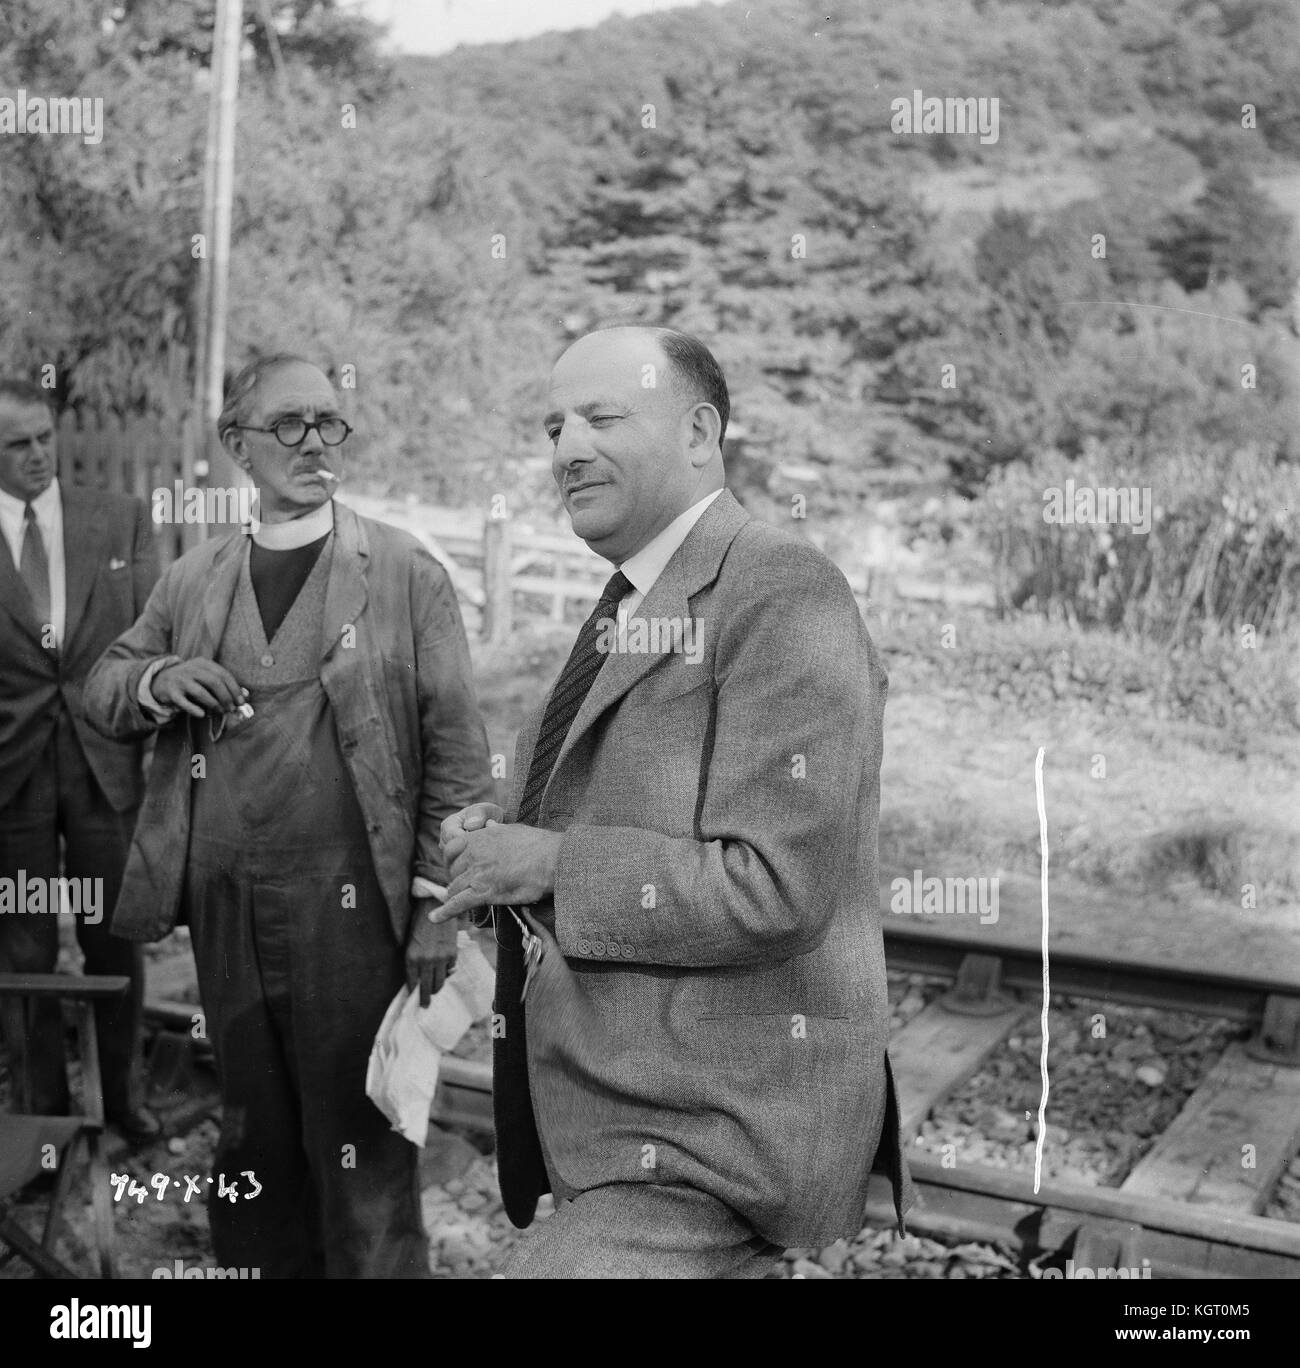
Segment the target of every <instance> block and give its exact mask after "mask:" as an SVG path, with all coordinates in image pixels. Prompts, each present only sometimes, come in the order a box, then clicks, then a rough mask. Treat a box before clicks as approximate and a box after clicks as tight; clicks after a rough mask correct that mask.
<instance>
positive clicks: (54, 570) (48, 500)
mask: <svg viewBox="0 0 1300 1368" xmlns="http://www.w3.org/2000/svg"><path fill="white" fill-rule="evenodd" d="M26 507H27V505H26V504H25V503H23V501H22V500H21V499H15V498H14V496H13V495H12V494H7V493H6V492H5V491H4V490H3V489H0V530H2V531H3V532H4V538H5V541H6V542H8V544H9V554H10V556H11V557H12V559H13V563H14V569H15V570H18V571H19V572H20V573H21V569H22V559H23V535H24V533H25V532H26V530H27V526H26V523H25V522H24V521H23V511H24V510H25V508H26ZM32 508H33V509H34V510H35V512H36V526H37V527H39V528H40V530H41V540H42V541H43V542H44V543H45V558H46V560H47V561H48V562H49V566H50V617H51V619H52V621H51V623H50V625H51V626H52V627H53V628H54V644H55V646H62V645H63V631H64V628H65V627H66V626H67V613H68V575H67V567H66V566H65V565H64V563H63V496H62V495H61V494H60V493H59V482H58V480H57V479H55V480H51V481H50V482H49V484H48V485H46V486H45V488H44V489H43V490H41V492H40V493H39V494H38V495H37V496H36V497H35V498H34V499H33V500H32Z"/></svg>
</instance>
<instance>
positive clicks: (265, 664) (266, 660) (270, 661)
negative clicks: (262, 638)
mask: <svg viewBox="0 0 1300 1368" xmlns="http://www.w3.org/2000/svg"><path fill="white" fill-rule="evenodd" d="M274 664H275V657H274V656H273V655H272V654H271V653H270V651H268V652H267V653H266V654H265V655H264V656H263V657H262V668H263V669H264V670H269V669H270V668H271V666H272V665H274Z"/></svg>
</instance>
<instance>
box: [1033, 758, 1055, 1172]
mask: <svg viewBox="0 0 1300 1368" xmlns="http://www.w3.org/2000/svg"><path fill="white" fill-rule="evenodd" d="M1044 754H1045V751H1044V750H1043V747H1042V746H1039V748H1038V757H1037V759H1036V760H1035V761H1034V793H1035V795H1036V796H1037V798H1038V841H1039V844H1040V845H1041V846H1042V849H1043V862H1042V875H1041V880H1042V896H1043V1052H1042V1054H1041V1055H1040V1056H1039V1059H1038V1073H1039V1076H1040V1077H1041V1079H1042V1081H1043V1093H1042V1096H1041V1097H1040V1098H1039V1101H1038V1137H1037V1139H1036V1140H1035V1141H1034V1191H1035V1193H1036V1192H1037V1191H1038V1188H1039V1184H1040V1182H1041V1181H1042V1175H1043V1138H1044V1136H1045V1134H1046V1132H1047V1094H1048V1091H1049V1087H1050V1085H1049V1083H1048V1078H1047V1004H1048V1001H1049V1000H1050V996H1051V990H1052V980H1051V973H1050V971H1049V968H1048V963H1047V806H1046V804H1045V802H1044V801H1043V755H1044Z"/></svg>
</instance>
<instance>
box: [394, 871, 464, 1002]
mask: <svg viewBox="0 0 1300 1368" xmlns="http://www.w3.org/2000/svg"><path fill="white" fill-rule="evenodd" d="M438 909H439V903H438V900H437V898H416V899H415V907H414V910H413V911H412V914H411V939H410V942H409V943H408V944H407V947H406V986H407V987H408V988H410V989H411V990H412V991H414V989H415V986H416V984H419V987H420V1006H421V1007H427V1006H428V1005H429V999H430V997H432V996H433V994H434V993H436V992H437V991H438V989H439V988H441V987H442V985H443V983H444V982H445V981H446V978H447V975H448V974H450V973H451V971H452V970H453V969H454V968H455V967H456V932H457V930H458V929H459V928H458V927H457V925H456V923H455V922H454V921H448V920H447V919H446V918H440V919H439V920H438V921H436V922H432V921H430V920H429V913H430V912H433V911H435V910H438Z"/></svg>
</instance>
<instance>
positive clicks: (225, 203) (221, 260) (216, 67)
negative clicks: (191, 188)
mask: <svg viewBox="0 0 1300 1368" xmlns="http://www.w3.org/2000/svg"><path fill="white" fill-rule="evenodd" d="M243 41H244V3H243V0H217V13H216V23H215V25H214V28H213V34H212V89H211V92H210V95H209V104H208V136H207V146H206V150H205V154H204V161H203V230H202V231H203V238H204V254H203V256H202V257H201V258H200V262H199V282H198V287H197V289H196V291H195V336H196V338H197V351H196V354H195V365H194V403H193V405H192V406H191V411H190V432H189V442H188V446H189V451H190V460H191V465H190V473H191V474H192V476H193V478H194V480H195V482H196V483H206V482H207V481H208V480H209V479H210V478H211V476H212V474H213V472H212V471H211V470H209V469H208V465H207V453H208V451H210V450H212V449H213V443H212V440H211V434H212V432H213V429H214V427H215V425H216V421H217V416H218V415H219V414H220V412H221V403H222V382H223V379H224V376H225V367H226V317H227V313H228V304H229V282H230V220H231V208H232V205H233V203H234V190H235V126H236V113H237V106H238V98H239V57H240V50H241V48H242V46H243Z"/></svg>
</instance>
